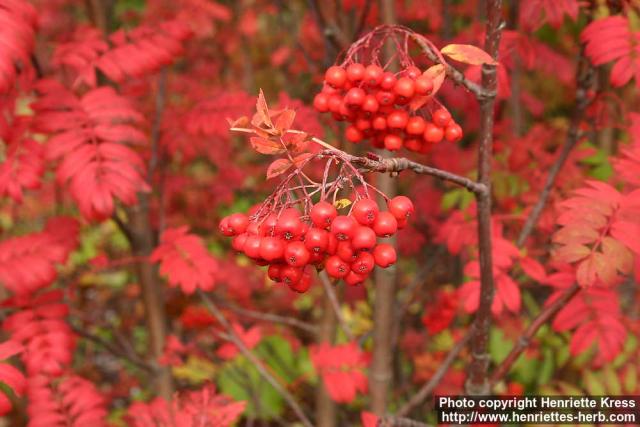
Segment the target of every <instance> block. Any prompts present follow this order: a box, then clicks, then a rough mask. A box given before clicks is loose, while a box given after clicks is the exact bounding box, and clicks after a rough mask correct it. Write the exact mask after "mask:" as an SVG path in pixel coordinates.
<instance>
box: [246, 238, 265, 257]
mask: <svg viewBox="0 0 640 427" xmlns="http://www.w3.org/2000/svg"><path fill="white" fill-rule="evenodd" d="M261 241H262V239H261V238H260V237H258V236H252V235H248V236H247V239H246V240H245V241H244V245H243V246H242V251H243V252H244V254H245V255H246V256H248V257H249V258H256V259H257V258H260V243H261Z"/></svg>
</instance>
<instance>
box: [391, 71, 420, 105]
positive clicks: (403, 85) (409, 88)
mask: <svg viewBox="0 0 640 427" xmlns="http://www.w3.org/2000/svg"><path fill="white" fill-rule="evenodd" d="M393 92H394V93H395V94H396V96H397V97H398V99H403V100H407V99H411V98H412V97H413V94H414V93H415V92H416V85H415V82H414V81H413V80H412V79H410V78H409V77H400V78H399V79H398V81H397V82H396V85H395V86H394V87H393Z"/></svg>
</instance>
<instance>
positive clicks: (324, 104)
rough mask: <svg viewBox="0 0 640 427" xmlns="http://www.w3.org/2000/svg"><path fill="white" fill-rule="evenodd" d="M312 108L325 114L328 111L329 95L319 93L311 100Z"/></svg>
mask: <svg viewBox="0 0 640 427" xmlns="http://www.w3.org/2000/svg"><path fill="white" fill-rule="evenodd" d="M313 108H315V109H316V111H319V112H320V113H326V112H327V111H329V95H327V94H326V93H319V94H317V95H316V96H315V97H314V98H313Z"/></svg>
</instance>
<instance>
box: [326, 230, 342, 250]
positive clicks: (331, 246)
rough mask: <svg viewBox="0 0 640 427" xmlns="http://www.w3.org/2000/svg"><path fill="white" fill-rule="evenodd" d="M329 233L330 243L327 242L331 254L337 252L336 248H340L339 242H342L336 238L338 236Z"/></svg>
mask: <svg viewBox="0 0 640 427" xmlns="http://www.w3.org/2000/svg"><path fill="white" fill-rule="evenodd" d="M328 234H329V243H328V244H327V253H328V254H329V255H333V254H335V253H336V250H337V249H338V243H340V241H339V240H338V239H336V236H334V235H333V234H331V233H328Z"/></svg>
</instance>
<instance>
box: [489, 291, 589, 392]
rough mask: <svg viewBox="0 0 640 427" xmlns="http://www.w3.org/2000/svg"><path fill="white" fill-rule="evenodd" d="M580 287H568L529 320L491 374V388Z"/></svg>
mask: <svg viewBox="0 0 640 427" xmlns="http://www.w3.org/2000/svg"><path fill="white" fill-rule="evenodd" d="M580 289H581V288H580V286H578V285H577V284H574V285H573V286H571V287H570V288H569V289H567V291H566V292H565V293H564V294H562V296H560V298H558V299H557V300H555V301H554V302H553V304H551V305H549V306H547V307H546V308H545V309H544V310H543V311H541V312H540V314H538V316H537V317H536V318H535V319H534V320H533V321H532V322H531V324H530V325H529V327H528V328H527V329H526V330H525V331H524V333H523V334H522V336H521V337H520V339H519V340H518V342H517V343H516V344H515V345H514V346H513V348H512V349H511V352H510V353H509V354H508V355H507V357H506V358H505V359H504V360H503V361H502V363H500V365H499V366H498V367H497V368H496V369H495V371H494V372H493V374H492V375H491V379H490V384H491V387H492V388H493V386H495V385H496V383H497V382H498V381H500V380H501V379H502V378H503V377H504V376H505V375H507V374H508V373H509V370H510V369H511V366H513V364H514V363H515V362H516V361H517V360H518V357H520V355H521V354H522V352H523V351H525V350H526V349H527V347H529V345H530V344H531V340H532V339H533V337H534V336H535V335H536V333H537V332H538V329H540V328H541V327H542V325H544V324H545V323H547V322H548V321H549V320H550V319H551V318H552V317H553V316H555V315H556V313H557V312H558V311H560V309H561V308H562V307H564V305H565V304H567V303H568V302H569V301H570V300H571V299H572V298H573V297H574V296H576V294H577V293H578V292H580Z"/></svg>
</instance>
